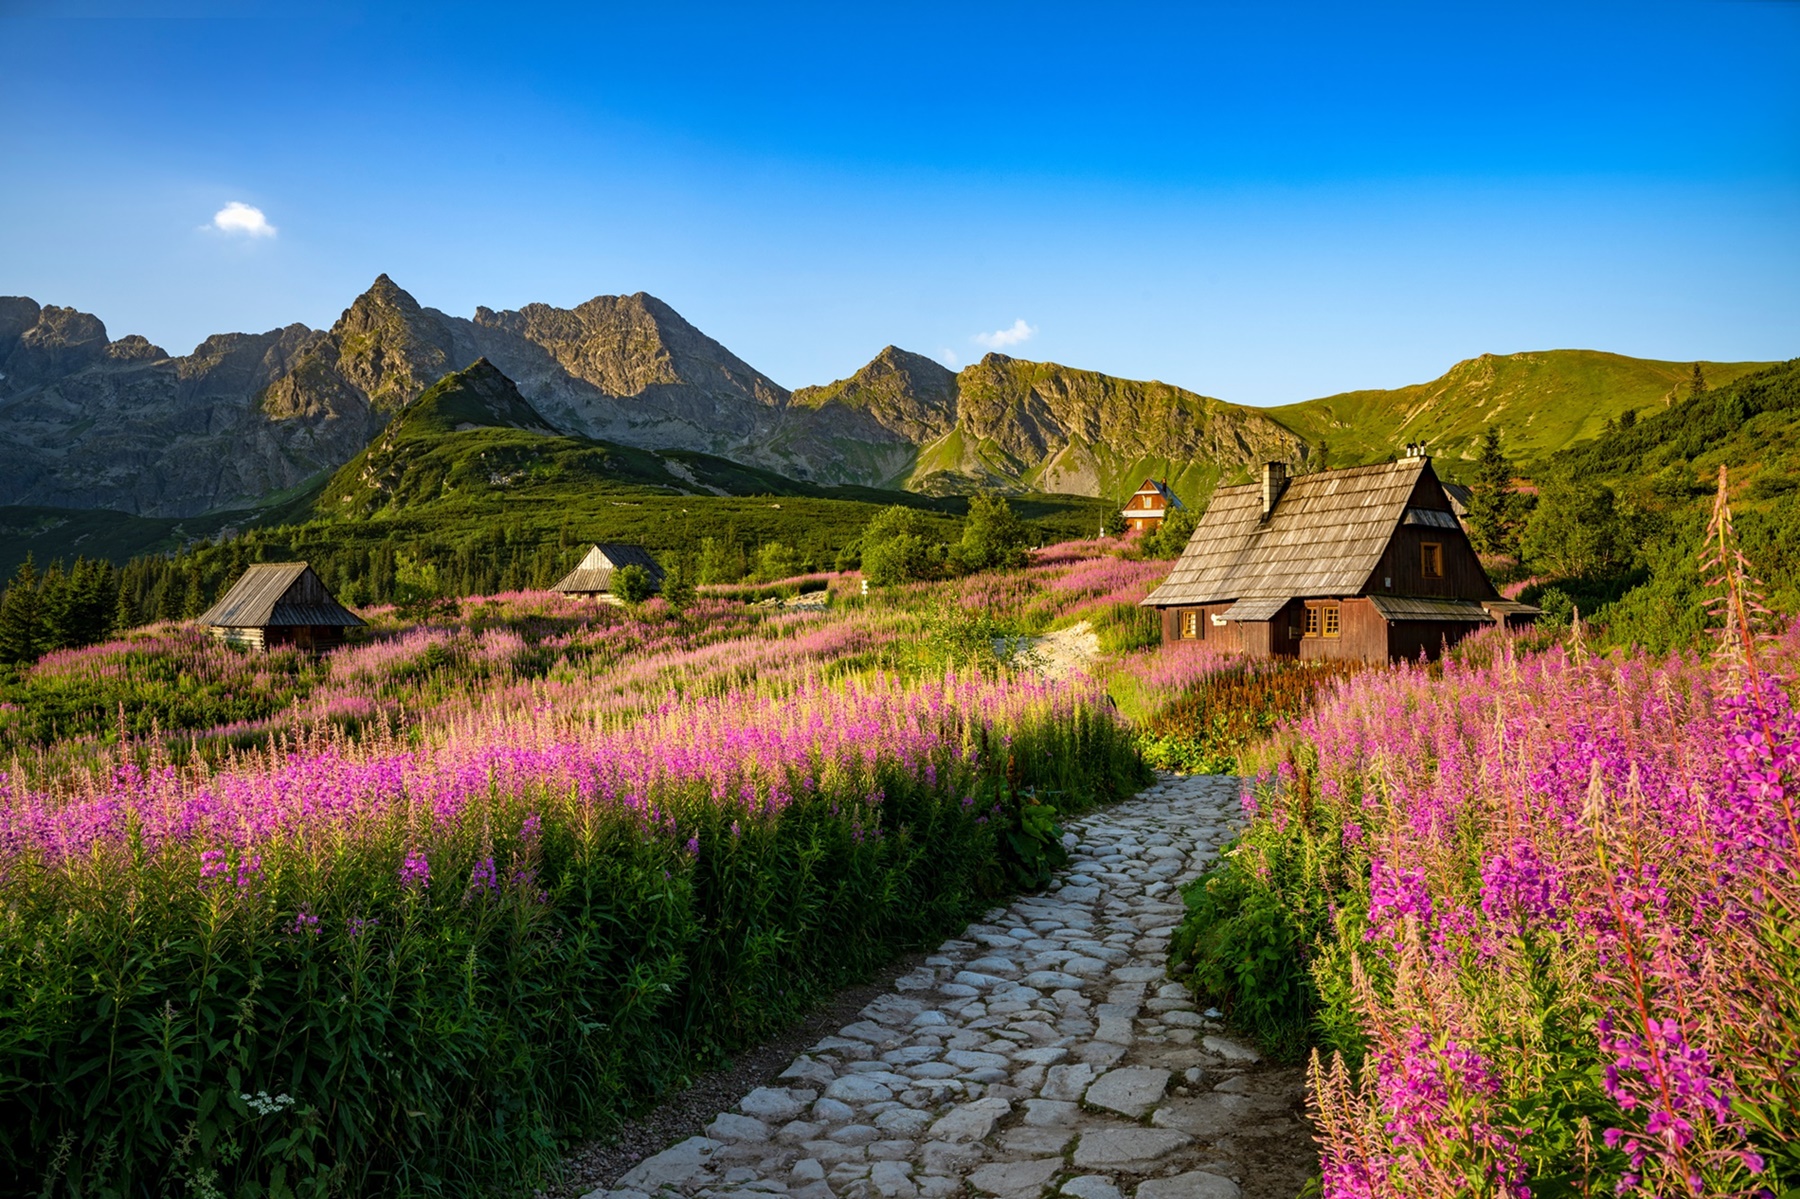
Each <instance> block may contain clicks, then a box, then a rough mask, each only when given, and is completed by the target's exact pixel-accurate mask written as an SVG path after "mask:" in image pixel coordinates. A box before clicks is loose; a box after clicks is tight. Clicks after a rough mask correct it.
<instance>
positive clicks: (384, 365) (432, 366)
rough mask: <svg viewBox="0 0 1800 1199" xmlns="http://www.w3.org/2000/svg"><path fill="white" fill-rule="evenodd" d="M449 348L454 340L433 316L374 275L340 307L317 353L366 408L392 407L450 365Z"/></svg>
mask: <svg viewBox="0 0 1800 1199" xmlns="http://www.w3.org/2000/svg"><path fill="white" fill-rule="evenodd" d="M453 349H454V338H453V337H452V335H451V333H450V330H449V329H448V328H446V327H445V325H444V322H443V321H442V319H441V318H440V317H438V315H437V314H435V313H431V312H429V311H427V310H426V309H424V308H422V307H420V305H419V302H418V301H417V300H415V299H413V297H412V296H411V294H410V293H408V292H407V291H406V290H405V289H404V288H402V287H400V286H399V285H398V284H396V283H395V282H394V281H393V280H392V279H390V278H388V277H387V276H386V275H378V276H376V278H375V282H374V283H372V284H370V286H369V290H367V291H365V292H364V293H363V294H362V295H360V296H358V297H357V298H356V299H355V300H354V301H353V302H352V303H351V305H350V307H348V308H346V309H345V310H344V313H343V315H342V316H340V317H339V318H338V320H337V323H336V324H334V325H333V326H332V327H331V331H330V333H329V335H328V337H327V344H325V345H322V346H321V347H320V351H319V352H320V353H321V354H323V355H325V356H326V357H327V358H328V359H332V360H333V361H332V362H331V365H332V367H333V368H334V369H335V371H336V372H337V373H338V374H339V375H341V376H342V377H343V378H344V379H345V380H346V381H348V382H349V383H350V384H351V385H352V386H353V387H355V388H356V389H357V390H359V391H361V392H362V393H363V394H364V395H365V396H367V397H368V401H369V403H370V404H371V405H372V406H374V407H375V408H377V409H380V410H384V411H392V410H394V409H397V408H403V407H405V406H406V405H407V404H409V403H411V402H412V401H413V400H414V399H416V398H417V397H418V395H419V393H420V392H422V391H424V390H425V389H426V388H427V387H429V386H431V384H432V383H434V382H436V381H437V380H438V379H440V378H442V377H443V376H444V374H445V373H446V372H447V371H449V370H450V369H452V368H453V367H454V365H455V356H454V353H453Z"/></svg>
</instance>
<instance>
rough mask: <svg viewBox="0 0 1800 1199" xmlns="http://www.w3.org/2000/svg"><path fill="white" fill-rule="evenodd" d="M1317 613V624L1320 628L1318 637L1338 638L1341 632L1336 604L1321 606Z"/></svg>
mask: <svg viewBox="0 0 1800 1199" xmlns="http://www.w3.org/2000/svg"><path fill="white" fill-rule="evenodd" d="M1318 611H1319V624H1320V627H1321V632H1320V635H1321V636H1324V637H1336V636H1338V634H1339V633H1340V632H1341V631H1342V629H1341V627H1340V625H1339V615H1338V606H1337V605H1336V604H1321V605H1320V606H1319V609H1318Z"/></svg>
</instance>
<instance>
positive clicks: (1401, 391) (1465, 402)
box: [1265, 350, 1769, 478]
mask: <svg viewBox="0 0 1800 1199" xmlns="http://www.w3.org/2000/svg"><path fill="white" fill-rule="evenodd" d="M1700 365H1701V369H1702V370H1703V371H1704V372H1705V376H1706V379H1707V381H1708V382H1709V383H1710V384H1711V385H1712V386H1713V387H1718V386H1719V385H1721V384H1724V383H1729V382H1731V381H1732V380H1734V379H1737V378H1740V377H1742V376H1744V375H1747V374H1750V373H1752V372H1754V371H1758V370H1762V369H1764V368H1765V367H1767V366H1768V365H1769V364H1768V363H1764V362H1704V363H1701V364H1700ZM1693 366H1694V364H1693V363H1691V362H1658V361H1654V360H1651V359H1647V358H1627V357H1625V356H1623V355H1621V354H1606V353H1601V352H1599V351H1597V350H1546V351H1541V352H1536V353H1527V354H1483V355H1481V356H1480V357H1479V358H1470V359H1467V360H1466V361H1463V362H1459V363H1457V364H1456V365H1455V366H1453V367H1451V368H1450V369H1449V370H1448V371H1446V372H1445V373H1444V375H1443V376H1442V377H1441V378H1437V379H1433V380H1432V381H1431V382H1429V383H1415V384H1413V385H1411V386H1409V387H1398V388H1394V389H1392V390H1387V391H1381V390H1372V391H1347V392H1344V393H1343V394H1341V395H1334V396H1326V397H1324V398H1322V399H1317V400H1306V401H1304V402H1302V403H1298V404H1284V405H1282V406H1280V407H1277V408H1269V409H1266V410H1265V411H1266V412H1267V414H1268V415H1269V416H1270V417H1272V418H1274V419H1275V420H1277V421H1280V422H1281V423H1282V424H1283V425H1285V426H1286V427H1287V428H1289V429H1292V430H1293V431H1294V432H1295V433H1297V434H1299V435H1300V436H1301V437H1303V438H1305V439H1306V441H1307V442H1308V444H1310V445H1313V446H1317V445H1318V443H1319V442H1321V441H1324V442H1325V443H1327V445H1328V446H1329V447H1330V460H1331V464H1332V465H1334V466H1354V465H1358V464H1360V463H1365V462H1379V461H1382V460H1384V459H1386V458H1387V457H1388V455H1390V454H1392V453H1394V452H1396V451H1397V450H1399V449H1400V447H1401V446H1402V445H1404V444H1406V443H1407V442H1413V441H1423V442H1424V443H1425V444H1426V445H1427V446H1428V447H1430V449H1431V451H1432V452H1433V453H1434V454H1436V455H1438V456H1439V460H1440V462H1439V464H1440V466H1441V467H1442V468H1443V469H1444V471H1445V473H1446V474H1448V475H1449V476H1450V477H1452V478H1456V477H1459V474H1460V471H1459V464H1461V463H1465V462H1473V460H1474V458H1475V456H1476V453H1477V451H1478V450H1479V449H1480V444H1481V435H1482V430H1483V429H1484V428H1485V427H1486V426H1488V425H1490V424H1496V425H1499V426H1501V427H1502V428H1504V429H1505V430H1506V434H1507V444H1508V446H1509V448H1510V449H1511V451H1512V453H1513V454H1514V456H1515V457H1516V458H1518V459H1520V460H1521V461H1523V462H1525V463H1528V464H1529V463H1534V462H1537V461H1540V460H1541V459H1542V458H1544V457H1545V456H1546V455H1548V454H1552V453H1554V452H1556V451H1558V450H1563V449H1567V448H1568V447H1569V446H1571V445H1574V444H1575V443H1576V442H1579V441H1583V440H1586V439H1588V438H1592V437H1596V436H1598V435H1599V434H1600V433H1601V432H1602V431H1603V430H1604V429H1605V428H1606V425H1607V422H1609V421H1611V422H1615V423H1616V422H1617V421H1618V420H1620V419H1621V418H1622V417H1623V416H1624V415H1625V414H1626V413H1627V412H1631V413H1635V414H1636V415H1637V416H1639V417H1643V416H1648V415H1651V414H1653V413H1656V412H1661V411H1666V410H1667V409H1668V408H1669V407H1670V406H1671V405H1673V404H1674V403H1675V402H1676V401H1678V400H1680V399H1682V398H1684V397H1686V396H1687V395H1688V394H1689V393H1690V392H1691V390H1692V388H1691V378H1692V372H1693Z"/></svg>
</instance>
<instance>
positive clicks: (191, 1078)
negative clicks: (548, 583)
mask: <svg viewBox="0 0 1800 1199" xmlns="http://www.w3.org/2000/svg"><path fill="white" fill-rule="evenodd" d="M1076 569H1080V568H1079V567H1074V566H1071V565H1070V564H1068V563H1049V564H1045V565H1043V566H1041V567H1039V568H1037V569H1036V573H1035V575H1034V574H1033V573H1032V572H1022V573H1023V575H1024V576H1025V577H1024V580H1023V582H1022V583H1021V584H1020V585H1021V586H1022V588H1023V590H1022V592H1021V596H1022V598H1023V599H1024V600H1029V601H1031V602H1034V603H1038V604H1039V605H1040V607H1041V610H1038V611H1035V612H1034V613H1032V614H1030V615H1028V616H1019V617H1017V618H1016V619H1014V618H1009V620H1010V621H1011V623H1009V624H1008V626H1007V627H1008V628H1011V629H1015V630H1016V629H1026V628H1030V627H1041V626H1042V625H1043V624H1044V623H1045V622H1046V621H1048V620H1050V619H1053V618H1055V617H1058V616H1065V615H1067V614H1068V613H1069V612H1070V611H1071V610H1073V609H1075V608H1078V607H1079V606H1080V604H1081V603H1082V602H1083V601H1096V600H1108V598H1109V597H1112V598H1114V599H1116V597H1115V596H1114V594H1113V593H1114V592H1116V591H1117V590H1118V588H1119V587H1120V586H1125V587H1136V588H1138V590H1137V592H1136V594H1137V595H1141V594H1142V593H1143V590H1145V589H1147V586H1148V585H1149V583H1153V582H1154V579H1153V578H1150V579H1149V582H1146V577H1147V576H1146V572H1145V571H1144V570H1143V569H1142V568H1141V566H1140V565H1139V564H1135V563H1123V562H1115V563H1114V564H1113V565H1112V566H1110V567H1104V568H1102V569H1100V570H1098V571H1097V572H1096V571H1095V570H1094V569H1093V568H1092V567H1091V566H1090V567H1089V568H1088V569H1087V574H1086V575H1084V576H1083V577H1082V578H1080V579H1078V580H1077V581H1076V583H1075V585H1073V586H1072V587H1069V586H1059V584H1060V583H1061V580H1062V579H1063V577H1064V576H1065V575H1066V574H1068V573H1070V572H1071V571H1073V570H1076ZM1109 571H1110V572H1111V573H1108V572H1109ZM1156 573H1157V572H1155V571H1151V572H1149V574H1151V575H1155V574H1156ZM1120 574H1122V575H1123V576H1124V577H1123V580H1122V581H1121V579H1119V578H1115V577H1114V575H1120ZM852 582H853V580H852ZM977 585H978V584H977V583H976V582H975V581H966V582H965V583H964V584H963V586H971V587H972V586H977ZM795 590H796V592H798V591H799V590H800V589H799V588H796V589H795ZM838 590H839V591H840V592H843V593H845V594H846V595H847V594H849V593H850V592H852V591H853V588H852V587H850V586H840V587H839V588H838ZM840 598H841V597H840ZM959 601H961V602H959ZM977 602H978V601H976V600H973V599H971V598H970V597H969V596H967V595H958V594H955V593H942V592H934V591H932V589H931V588H919V589H912V590H910V591H903V592H902V593H900V594H896V595H893V596H888V597H877V598H874V599H871V600H870V601H866V602H865V601H862V600H860V599H857V600H855V601H853V602H852V601H846V602H840V603H839V604H838V605H837V606H836V607H834V608H830V609H825V608H808V609H801V610H796V611H793V612H786V611H782V610H780V609H778V608H773V607H752V606H746V605H744V604H742V603H733V602H729V601H728V600H725V599H722V598H719V597H702V598H701V599H700V600H699V601H698V602H696V603H695V604H694V605H693V606H691V607H690V608H688V609H687V610H685V611H676V610H674V609H672V608H670V607H669V606H668V605H666V604H664V603H662V602H661V601H652V602H651V603H648V604H643V605H639V606H637V607H635V608H632V609H620V608H615V607H611V606H604V605H602V606H595V605H594V604H593V603H591V602H588V603H582V602H579V601H573V600H568V599H564V598H562V597H557V596H550V595H545V594H541V593H514V594H507V595H500V596H493V597H484V598H477V599H474V600H467V601H462V602H460V603H459V604H457V605H455V606H454V610H453V611H439V612H437V613H434V614H430V615H428V616H427V618H425V619H420V620H405V619H401V618H399V617H397V616H396V615H394V614H392V613H384V612H382V611H376V612H372V613H371V614H370V615H371V619H372V621H373V623H374V636H373V638H372V639H371V640H369V641H368V642H366V643H364V644H360V645H354V646H349V647H346V648H344V649H342V650H339V651H337V652H336V653H334V654H332V655H330V656H329V657H327V658H325V659H322V660H318V661H313V660H309V659H304V658H299V657H293V656H283V655H279V654H275V655H268V656H266V657H261V656H246V655H244V654H240V653H238V652H236V651H232V650H228V649H224V648H221V647H218V646H215V645H212V644H211V643H210V642H208V641H207V640H206V639H205V638H204V637H202V636H201V635H200V634H198V633H195V632H193V631H190V630H186V629H181V628H174V627H164V628H159V629H152V630H149V631H146V632H141V633H137V634H133V635H131V636H129V637H126V638H124V639H121V640H119V641H116V642H111V643H107V644H103V645H98V646H93V647H90V648H88V649H84V650H74V651H64V652H60V653H58V654H53V655H50V656H48V657H46V658H45V659H44V660H43V661H42V662H40V663H38V664H37V665H36V666H34V667H32V668H30V669H29V671H28V672H27V673H26V675H25V677H24V679H23V681H22V695H23V697H24V699H25V701H26V702H25V703H24V704H21V705H15V707H14V710H13V711H11V712H9V713H6V714H0V715H4V716H5V718H6V722H5V723H0V734H3V735H4V736H6V737H7V738H8V739H9V740H10V742H11V750H12V757H11V762H10V766H9V768H8V769H7V771H6V772H5V774H4V777H3V778H0V902H3V904H4V909H3V910H4V912H5V921H4V924H3V925H0V945H3V946H4V952H3V953H0V1059H3V1060H5V1061H6V1062H7V1063H8V1068H7V1070H6V1071H5V1074H4V1083H3V1084H0V1114H3V1115H4V1118H3V1119H0V1177H3V1178H4V1182H3V1183H0V1186H3V1187H4V1189H7V1190H19V1189H27V1188H38V1187H42V1186H45V1185H51V1186H53V1187H61V1188H62V1189H63V1191H64V1192H66V1193H68V1194H72V1195H108V1194H119V1195H123V1194H137V1193H140V1192H145V1191H147V1190H153V1189H156V1188H158V1187H172V1188H175V1189H176V1190H178V1191H179V1190H186V1191H189V1192H191V1193H194V1194H202V1195H204V1194H245V1195H259V1194H267V1195H271V1196H277V1195H288V1194H295V1195H301V1194H307V1195H324V1194H375V1193H393V1194H429V1193H467V1192H469V1191H471V1190H478V1189H481V1188H483V1187H491V1186H501V1187H504V1186H508V1185H514V1184H516V1183H517V1181H518V1180H521V1179H529V1178H532V1177H536V1176H538V1174H539V1173H540V1172H541V1171H542V1170H544V1169H546V1168H547V1167H548V1166H550V1165H551V1164H553V1163H554V1161H555V1160H556V1157H557V1154H558V1151H559V1150H560V1149H561V1148H562V1147H563V1146H565V1145H566V1144H568V1143H569V1142H570V1141H571V1139H572V1138H574V1137H577V1136H580V1135H583V1134H591V1133H593V1132H595V1131H598V1130H601V1129H604V1128H605V1127H606V1126H608V1125H609V1123H611V1122H612V1121H615V1120H616V1119H618V1118H619V1117H620V1116H621V1115H622V1114H624V1113H626V1112H628V1111H630V1110H632V1109H633V1108H634V1107H635V1106H637V1105H639V1104H641V1103H642V1102H644V1101H645V1100H647V1099H650V1098H653V1097H654V1096H656V1095H658V1094H660V1093H662V1092H663V1091H665V1090H667V1089H668V1088H670V1087H671V1086H675V1085H677V1084H679V1082H680V1081H681V1080H682V1079H684V1078H686V1077H688V1076H690V1075H691V1074H692V1073H693V1071H694V1070H696V1069H698V1068H700V1067H702V1066H704V1065H705V1064H706V1063H708V1062H710V1061H714V1060H716V1059H718V1058H719V1057H721V1056H722V1055H724V1054H726V1053H729V1052H730V1051H731V1050H733V1049H735V1048H737V1047H740V1046H743V1045H746V1044H750V1043H753V1042H754V1041H755V1040H757V1039H758V1038H759V1037H761V1036H764V1035H766V1034H767V1033H769V1032H770V1031H772V1030H774V1029H776V1028H779V1027H781V1026H782V1025H783V1024H785V1023H787V1022H789V1021H791V1020H792V1019H793V1018H795V1017H796V1016H797V1015H798V1014H800V1013H801V1012H803V1011H804V1010H805V1009H806V1007H807V1006H808V1005H809V1004H810V1003H812V1002H814V1001H816V1000H817V999H818V998H820V997H821V996H823V995H826V994H828V993H830V992H831V991H832V990H833V989H835V988H838V987H841V986H843V985H845V984H846V983H848V982H851V981H854V980H856V979H859V978H861V977H864V976H866V975H867V974H868V973H869V972H870V971H871V970H873V969H874V968H876V967H877V966H879V965H880V964H881V963H882V962H884V961H885V960H887V959H888V958H890V957H891V956H892V955H893V954H895V953H897V952H900V951H902V950H905V949H910V948H917V947H922V946H925V945H929V944H934V943H935V942H936V941H938V940H941V939H942V938H943V937H944V936H945V935H948V934H950V933H953V932H954V931H956V930H957V929H958V928H960V927H961V926H962V924H963V923H964V922H965V921H966V920H967V919H969V918H970V916H971V915H972V914H974V913H976V912H979V911H980V910H983V909H984V908H985V907H986V906H988V905H989V904H991V902H992V900H993V898H994V897H995V896H997V895H1000V894H1004V893H1005V892H1007V891H1008V890H1010V889H1012V888H1013V887H1015V886H1018V885H1022V884H1023V885H1032V884H1034V883H1039V882H1041V881H1042V880H1043V878H1045V877H1047V873H1046V871H1047V865H1046V864H1047V863H1048V862H1050V861H1053V860H1058V859H1057V858H1056V855H1060V853H1061V845H1060V843H1059V842H1057V841H1055V839H1054V838H1055V837H1059V836H1060V832H1059V831H1058V830H1056V829H1055V824H1054V820H1053V819H1045V818H1044V817H1043V816H1042V813H1044V812H1054V811H1055V810H1068V809H1070V808H1074V807H1079V806H1080V805H1083V804H1087V803H1091V802H1094V801H1096V800H1106V799H1111V798H1117V797H1120V796H1122V795H1125V794H1129V793H1130V792H1131V791H1133V790H1135V789H1136V788H1137V786H1139V785H1140V784H1141V782H1142V781H1143V780H1144V778H1145V777H1146V776H1145V774H1144V768H1143V766H1142V765H1141V762H1140V759H1139V757H1138V754H1137V752H1136V749H1135V746H1134V744H1133V741H1132V736H1131V732H1130V729H1129V728H1128V727H1127V725H1126V724H1125V723H1124V722H1123V721H1121V720H1120V719H1119V717H1118V715H1117V713H1116V711H1115V710H1114V708H1113V706H1112V704H1111V703H1110V701H1109V700H1108V699H1107V697H1106V694H1105V691H1104V687H1103V684H1102V683H1101V682H1100V681H1098V680H1096V679H1095V678H1093V677H1090V676H1089V675H1087V674H1075V675H1072V676H1070V677H1066V678H1062V679H1059V680H1048V679H1046V678H1044V677H1043V676H1041V675H1040V674H1039V673H1037V672H1035V671H1031V670H1024V669H1014V668H1013V667H1012V666H1011V665H1009V662H1008V660H1007V658H1006V656H1005V655H1004V654H1003V653H1002V652H1001V650H999V649H996V647H995V645H994V644H993V642H992V641H991V640H990V639H988V638H987V637H986V636H985V630H986V626H985V625H982V624H980V623H979V620H980V618H978V617H977V615H976V614H975V613H974V610H973V605H974V604H975V603H977ZM965 603H967V604H968V605H970V606H965ZM934 604H935V605H937V606H936V607H933V605H934ZM1014 607H1018V605H1014ZM946 613H950V614H957V613H960V614H962V615H961V616H955V615H950V616H947V615H946ZM959 621H960V622H961V623H962V624H968V623H970V622H975V625H976V627H977V628H978V635H977V636H975V637H973V638H970V637H968V636H959V635H958V634H957V631H956V628H954V627H952V626H955V625H957V624H958V622H959ZM1021 622H1023V623H1021ZM1008 833H1013V834H1015V835H1014V836H1011V837H1009V836H1007V834H1008ZM1053 834H1054V836H1053ZM1033 838H1036V839H1037V841H1038V842H1042V848H1041V849H1039V848H1036V847H1035V845H1036V842H1034V840H1033ZM1020 845H1025V846H1027V850H1026V852H1025V853H1024V854H1022V853H1021V851H1020V849H1019V846H1020Z"/></svg>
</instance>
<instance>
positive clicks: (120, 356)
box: [106, 333, 169, 362]
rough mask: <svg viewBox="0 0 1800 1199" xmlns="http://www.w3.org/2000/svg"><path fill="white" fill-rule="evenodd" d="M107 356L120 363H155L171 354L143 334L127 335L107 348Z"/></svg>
mask: <svg viewBox="0 0 1800 1199" xmlns="http://www.w3.org/2000/svg"><path fill="white" fill-rule="evenodd" d="M106 356H107V357H108V358H111V359H114V360H115V361H118V362H155V361H157V360H159V359H162V358H167V357H168V356H169V352H168V351H167V350H165V349H163V348H162V347H161V346H159V345H156V344H154V343H152V342H151V340H150V339H149V338H147V337H145V336H144V335H143V334H141V333H127V334H126V335H125V336H124V337H121V338H119V340H117V341H115V342H113V343H112V344H111V345H109V346H107V347H106Z"/></svg>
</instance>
